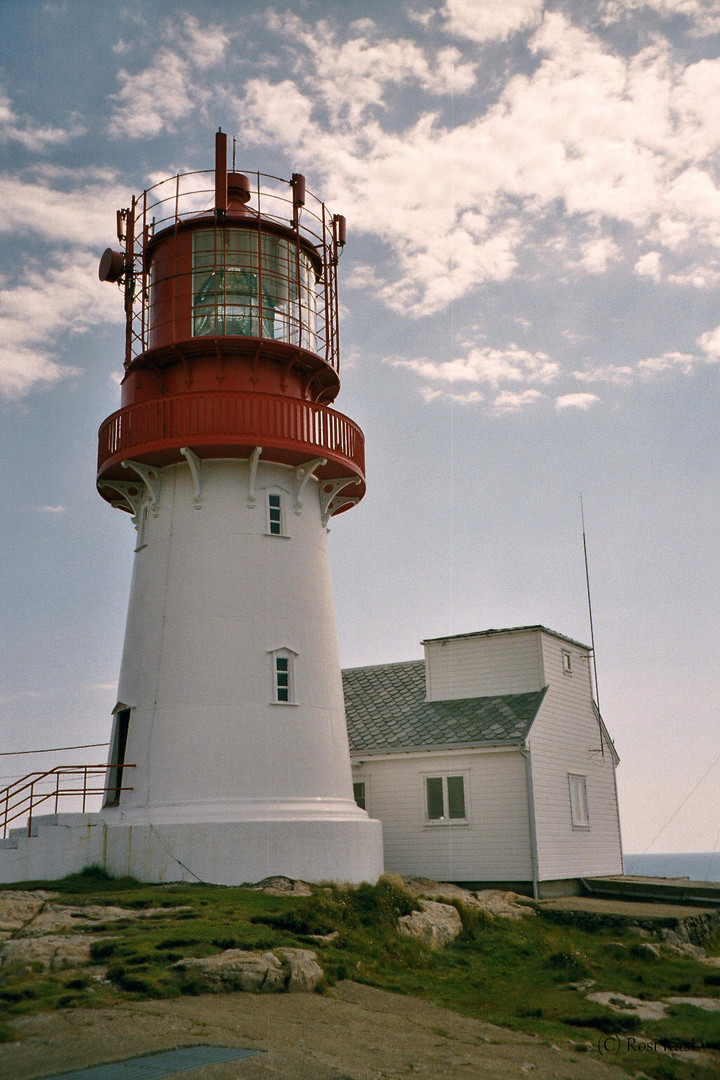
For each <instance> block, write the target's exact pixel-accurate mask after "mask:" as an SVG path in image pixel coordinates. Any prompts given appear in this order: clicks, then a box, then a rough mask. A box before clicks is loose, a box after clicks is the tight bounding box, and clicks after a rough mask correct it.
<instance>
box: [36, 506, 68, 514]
mask: <svg viewBox="0 0 720 1080" xmlns="http://www.w3.org/2000/svg"><path fill="white" fill-rule="evenodd" d="M66 510H67V507H66V506H38V512H39V513H41V514H64V513H65V511H66Z"/></svg>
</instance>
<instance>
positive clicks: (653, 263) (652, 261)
mask: <svg viewBox="0 0 720 1080" xmlns="http://www.w3.org/2000/svg"><path fill="white" fill-rule="evenodd" d="M661 258H662V256H661V255H660V252H659V251H646V252H645V254H644V255H641V256H640V258H639V259H638V261H637V262H636V263H635V273H636V274H639V275H640V276H641V277H649V278H651V279H652V280H653V281H659V280H660V278H661V276H662V275H661V273H660V260H661Z"/></svg>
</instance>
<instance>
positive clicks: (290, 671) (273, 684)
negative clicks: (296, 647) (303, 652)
mask: <svg viewBox="0 0 720 1080" xmlns="http://www.w3.org/2000/svg"><path fill="white" fill-rule="evenodd" d="M269 655H270V663H271V668H270V701H271V702H273V703H274V704H275V705H294V704H295V703H296V702H295V656H296V654H295V653H294V652H293V650H292V649H287V648H282V649H273V650H272V652H271V653H270V654H269Z"/></svg>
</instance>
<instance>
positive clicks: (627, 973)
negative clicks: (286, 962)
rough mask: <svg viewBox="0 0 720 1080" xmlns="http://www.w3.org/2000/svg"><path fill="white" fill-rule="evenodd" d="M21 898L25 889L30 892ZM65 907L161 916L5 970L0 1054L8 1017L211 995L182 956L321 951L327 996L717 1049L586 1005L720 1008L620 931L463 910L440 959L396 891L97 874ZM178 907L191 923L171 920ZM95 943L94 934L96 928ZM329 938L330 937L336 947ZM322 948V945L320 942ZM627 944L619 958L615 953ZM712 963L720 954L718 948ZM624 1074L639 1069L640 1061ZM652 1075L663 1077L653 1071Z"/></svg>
mask: <svg viewBox="0 0 720 1080" xmlns="http://www.w3.org/2000/svg"><path fill="white" fill-rule="evenodd" d="M22 888H24V889H27V888H28V885H27V883H25V884H23V886H22ZM42 888H43V889H48V888H51V889H54V890H56V891H60V892H62V893H63V896H64V899H65V900H66V901H67V902H68V903H69V904H73V905H74V904H77V905H79V906H82V905H83V904H103V903H106V904H108V905H121V906H122V907H125V908H128V909H131V910H133V909H134V910H137V911H142V910H144V909H146V908H149V907H152V908H156V909H159V911H158V913H157V915H156V916H154V917H153V918H152V919H148V918H141V919H137V920H133V919H128V920H123V924H122V925H123V928H122V932H120V931H121V924H120V923H119V922H113V921H111V920H108V921H107V922H106V923H104V924H103V929H102V930H101V931H100V932H101V933H102V934H103V935H106V936H103V937H101V938H100V939H99V940H98V941H96V942H95V943H94V944H93V945H92V947H91V956H92V963H91V965H90V966H89V967H88V968H87V969H85V970H81V971H65V972H52V973H49V972H31V971H27V970H25V971H23V970H19V969H18V970H9V969H7V968H4V969H3V971H2V980H1V981H0V1021H1V1022H3V1023H4V1027H3V1026H1V1025H0V1041H2V1040H3V1039H6V1040H7V1039H10V1038H14V1037H15V1032H14V1030H13V1028H12V1026H8V1025H9V1024H11V1022H12V1020H13V1018H17V1017H19V1016H22V1015H27V1014H28V1013H32V1012H37V1011H41V1010H48V1009H70V1008H78V1007H92V1006H107V1005H110V1004H112V1003H113V1002H116V1001H118V1000H122V999H128V998H134V999H145V1000H148V999H152V998H159V997H164V998H170V997H176V996H178V995H180V994H183V995H193V994H197V993H200V992H202V987H201V984H200V981H199V978H198V976H197V974H194V973H193V972H191V971H181V970H179V969H176V968H175V967H174V966H173V965H174V964H175V963H176V962H177V961H178V960H180V959H182V958H184V957H192V956H195V957H201V956H208V955H212V954H215V953H218V952H221V951H224V950H226V949H249V950H258V951H264V950H266V949H272V948H274V947H277V946H281V945H286V946H299V947H306V948H307V947H310V948H313V949H315V950H316V951H317V953H318V955H319V960H320V963H321V965H322V967H323V969H324V971H325V972H326V975H327V979H328V982H329V983H330V984H332V983H334V982H336V981H337V980H339V979H345V978H351V979H355V980H356V981H358V982H363V983H366V984H368V985H371V986H377V987H380V988H382V989H385V990H390V991H393V992H395V993H398V994H407V995H413V996H416V997H422V998H425V999H429V1000H431V1001H433V1002H435V1003H437V1004H438V1005H441V1006H445V1007H448V1008H451V1009H454V1010H456V1011H458V1012H461V1013H464V1014H466V1015H469V1016H474V1017H478V1018H481V1019H484V1020H486V1021H489V1022H492V1023H496V1024H499V1025H501V1026H504V1027H510V1028H513V1029H515V1030H521V1031H525V1032H528V1033H532V1034H535V1035H537V1036H539V1037H541V1038H543V1039H547V1040H553V1041H554V1040H562V1041H566V1042H568V1043H569V1045H577V1046H583V1047H584V1048H585V1049H587V1046H586V1044H587V1045H588V1046H590V1047H593V1046H595V1045H596V1044H597V1040H598V1038H600V1037H602V1036H618V1037H619V1038H621V1039H623V1040H624V1041H625V1042H627V1040H628V1039H629V1038H630V1037H633V1036H635V1035H637V1036H638V1038H640V1035H642V1037H643V1038H645V1037H647V1038H648V1039H651V1038H657V1039H661V1038H664V1039H668V1040H672V1039H679V1040H690V1039H692V1038H693V1037H694V1038H695V1039H696V1042H701V1043H703V1044H704V1045H706V1046H709V1047H715V1048H717V1049H719V1050H720V1014H718V1013H707V1012H704V1013H703V1012H701V1010H699V1009H696V1008H692V1007H690V1006H678V1007H675V1008H673V1010H672V1012H671V1014H669V1015H668V1016H667V1017H666V1018H665V1019H664V1020H662V1021H652V1022H651V1021H644V1020H640V1019H639V1018H638V1017H637V1016H634V1015H632V1014H623V1013H618V1012H616V1011H614V1010H613V1009H611V1008H605V1007H603V1006H601V1005H597V1004H594V1003H592V1002H590V1001H588V1000H586V998H585V996H584V994H583V993H582V992H581V991H580V990H578V989H577V988H576V986H575V985H574V984H577V983H582V982H583V981H585V980H588V979H589V980H592V981H593V984H594V985H593V989H596V990H605V991H613V992H614V993H615V994H616V995H618V996H619V997H622V996H623V995H630V996H633V997H638V998H645V999H647V1000H661V999H663V998H667V997H671V996H676V995H677V994H680V993H682V994H687V995H688V996H696V997H708V996H714V997H720V973H716V972H708V969H707V966H705V965H702V964H701V963H699V962H697V961H695V960H692V959H690V958H685V957H678V956H674V955H668V954H663V955H662V958H661V959H660V960H659V961H658V960H657V959H656V960H654V961H650V960H649V959H648V958H647V956H644V955H643V950H642V949H635V948H634V946H636V945H637V944H639V943H640V942H641V941H642V939H641V937H640V936H639V935H638V934H637V933H635V932H632V931H627V930H625V931H623V930H621V929H619V928H618V927H617V926H615V925H613V926H609V927H607V928H601V929H599V930H598V929H595V928H593V929H591V928H590V927H586V928H582V927H578V926H575V925H572V924H569V923H566V922H563V923H560V922H558V921H553V920H551V919H546V918H544V917H542V916H540V915H534V916H533V915H530V916H528V917H527V918H525V919H521V920H518V921H512V920H509V919H501V918H497V919H490V918H488V917H487V916H486V915H484V914H482V913H478V912H477V911H476V910H474V909H472V908H469V909H468V908H467V907H465V906H463V905H462V904H457V903H455V906H456V907H457V908H458V910H459V911H460V915H461V918H462V920H463V933H462V934H461V936H460V937H459V938H458V939H457V940H456V941H455V942H454V943H453V944H452V945H450V946H449V947H447V948H445V949H440V950H431V949H428V948H427V947H425V946H424V945H421V944H419V943H418V942H416V941H415V940H414V939H412V938H409V937H406V936H403V935H400V934H399V933H398V932H397V920H398V918H399V917H400V916H401V915H406V914H409V913H410V912H411V911H412V910H414V909H416V908H417V907H418V906H419V905H418V903H417V901H416V900H415V899H414V898H413V897H412V896H410V895H409V894H408V893H407V892H405V891H404V889H402V888H401V887H400V885H399V884H398V883H397V882H396V881H395V880H392V879H391V880H388V879H381V881H380V882H379V883H378V884H377V885H376V886H369V885H361V886H359V887H358V888H341V887H339V886H336V885H325V886H317V887H314V888H313V892H312V895H310V896H307V897H298V896H282V895H280V896H273V895H266V894H264V893H261V892H258V891H254V890H248V889H240V888H224V887H219V886H209V885H162V886H148V885H142V884H139V883H138V882H136V881H133V880H132V879H121V880H120V881H117V880H113V879H110V878H108V877H107V875H104V874H103V873H102V872H98V870H97V868H89V869H88V870H87V871H84V872H83V873H82V874H76V875H72V876H71V877H69V878H66V879H64V881H63V882H61V883H59V885H55V884H51V885H49V884H48V883H47V882H43V883H42ZM178 906H183V907H185V908H187V910H185V911H182V912H174V911H173V910H172V909H173V908H176V907H178ZM94 930H95V932H97V930H98V928H97V927H95V928H94ZM329 935H333V936H332V937H331V938H330V937H328V936H329ZM319 936H325V937H326V938H327V940H325V941H320V940H317V939H318V937H319ZM618 944H620V945H622V946H623V947H622V948H619V947H618ZM717 951H719V952H720V943H718V949H717ZM614 1061H615V1063H616V1064H624V1065H626V1066H627V1067H628V1068H631V1067H632V1068H634V1069H635V1070H637V1068H638V1056H637V1054H635V1057H634V1058H633V1057H632V1054H630V1053H629V1052H628V1053H627V1054H623V1053H621V1054H619V1055H618V1056H617V1058H616V1059H614ZM642 1067H643V1071H644V1072H645V1073H646V1074H647V1075H648V1076H651V1077H653V1080H663V1075H662V1074H661V1072H658V1071H657V1070H658V1069H662V1068H665V1069H666V1070H667V1069H671V1070H674V1071H673V1072H672V1074H671V1073H670V1072H667V1073H666V1075H667V1076H668V1077H670V1076H671V1075H672V1077H673V1078H677V1080H713V1073H712V1071H711V1070H710V1071H709V1070H708V1069H706V1068H704V1067H703V1066H702V1065H701V1064H700V1062H699V1059H698V1061H697V1062H695V1063H694V1062H688V1061H677V1060H675V1059H672V1060H670V1059H669V1058H666V1057H665V1056H663V1057H662V1058H660V1057H659V1056H658V1055H655V1056H654V1057H653V1059H652V1060H649V1057H648V1055H644V1056H643V1060H642ZM653 1069H655V1072H653Z"/></svg>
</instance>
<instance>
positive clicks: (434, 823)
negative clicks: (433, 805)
mask: <svg viewBox="0 0 720 1080" xmlns="http://www.w3.org/2000/svg"><path fill="white" fill-rule="evenodd" d="M450 777H453V778H455V777H460V779H461V780H462V782H463V809H464V810H465V816H464V817H461V818H451V817H449V816H447V814H448V812H449V808H450V807H449V800H448V789H447V782H448V779H449V778H450ZM428 780H442V799H443V817H440V818H431V817H430V816H429V814H428V795H427V782H428ZM469 791H470V784H469V773H467V772H466V771H464V770H462V769H460V770H453V769H448V771H447V772H438V771H433V772H427V773H424V774H423V778H422V800H423V816H424V818H425V825H427V826H430V827H432V828H434V827H440V828H447V827H448V826H453V825H469V824H470V815H469V813H468V795H469Z"/></svg>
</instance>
